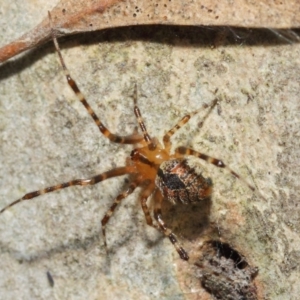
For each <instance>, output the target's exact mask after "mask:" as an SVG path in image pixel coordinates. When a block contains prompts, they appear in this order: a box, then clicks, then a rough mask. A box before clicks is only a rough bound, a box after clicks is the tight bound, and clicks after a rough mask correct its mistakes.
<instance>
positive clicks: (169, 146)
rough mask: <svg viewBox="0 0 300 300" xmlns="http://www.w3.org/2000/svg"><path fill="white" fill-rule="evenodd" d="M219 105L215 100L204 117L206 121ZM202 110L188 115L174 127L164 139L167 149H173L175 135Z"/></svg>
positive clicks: (204, 106)
mask: <svg viewBox="0 0 300 300" xmlns="http://www.w3.org/2000/svg"><path fill="white" fill-rule="evenodd" d="M216 104H217V100H214V101H213V102H212V104H211V105H210V106H209V111H208V112H207V113H206V115H205V116H204V118H203V119H204V120H205V119H206V118H207V117H208V115H209V114H210V113H211V111H212V109H213V108H214V107H215V106H216ZM206 107H207V105H203V106H202V108H201V109H204V108H206ZM199 111H200V110H197V111H194V112H192V113H190V114H188V115H185V116H184V117H183V118H182V119H181V120H180V121H179V122H178V123H177V124H176V125H175V126H174V127H172V128H171V129H170V130H169V131H168V132H167V133H166V134H165V135H164V137H163V143H164V146H165V148H166V149H170V148H171V145H172V144H171V141H170V139H171V137H172V136H173V134H174V133H175V132H176V131H177V130H178V129H180V128H181V127H182V126H184V125H185V124H186V123H187V122H188V121H189V120H190V119H191V117H193V116H194V115H196V114H197V113H198V112H199Z"/></svg>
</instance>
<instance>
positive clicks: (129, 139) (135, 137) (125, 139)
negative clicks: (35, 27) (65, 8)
mask: <svg viewBox="0 0 300 300" xmlns="http://www.w3.org/2000/svg"><path fill="white" fill-rule="evenodd" d="M48 15H49V21H50V26H51V34H52V39H53V43H54V46H55V49H56V52H57V54H58V57H59V61H60V64H61V66H62V68H63V70H64V73H65V76H66V78H67V82H68V84H69V86H70V87H71V89H72V90H73V92H74V93H75V95H76V96H77V98H78V100H79V101H80V102H81V103H82V104H83V106H84V107H85V108H86V110H87V111H88V113H89V115H90V116H91V117H92V119H93V120H94V122H95V123H96V125H97V127H98V128H99V130H100V131H101V133H102V134H103V135H104V136H105V137H107V138H108V139H109V140H110V141H111V142H114V143H119V144H136V143H138V142H140V141H142V140H143V136H141V135H139V134H132V135H128V136H119V135H116V134H113V133H111V132H110V131H109V130H108V129H107V128H106V127H105V126H104V124H103V123H102V122H101V121H100V119H99V118H98V116H97V115H96V113H95V112H94V110H93V109H92V108H91V106H90V105H89V104H88V102H87V101H86V99H85V97H84V95H83V94H82V93H81V91H80V90H79V88H78V86H77V84H76V82H75V81H74V80H73V78H72V77H71V75H70V72H69V70H68V68H67V66H66V64H65V61H64V59H63V56H62V54H61V50H60V47H59V44H58V41H57V38H56V36H55V34H54V30H53V26H52V19H51V15H50V12H48Z"/></svg>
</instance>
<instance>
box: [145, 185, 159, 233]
mask: <svg viewBox="0 0 300 300" xmlns="http://www.w3.org/2000/svg"><path fill="white" fill-rule="evenodd" d="M154 189H155V184H151V183H150V184H148V185H147V186H146V187H145V189H144V190H143V192H142V194H141V206H142V209H143V212H144V215H145V219H146V222H147V225H149V226H152V227H154V228H156V229H159V228H158V226H156V225H155V224H153V220H152V217H151V214H150V210H149V207H148V205H147V200H148V198H149V196H150V195H151V194H152V193H153V191H154Z"/></svg>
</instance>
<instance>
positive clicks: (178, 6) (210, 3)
mask: <svg viewBox="0 0 300 300" xmlns="http://www.w3.org/2000/svg"><path fill="white" fill-rule="evenodd" d="M299 12H300V7H299V5H297V1H296V0H291V1H288V2H281V1H271V0H264V1H250V2H249V1H246V0H235V1H231V2H228V1H226V2H225V1H217V0H205V1H200V0H196V1H181V0H172V1H171V0H160V1H146V0H144V1H137V0H127V1H122V0H88V1H83V0H62V1H60V2H59V3H58V4H57V5H56V6H55V7H54V8H53V10H52V11H51V15H52V17H53V20H54V22H53V26H54V27H55V30H56V31H57V32H58V33H59V34H60V35H68V34H73V33H77V32H86V31H94V30H100V29H104V28H110V27H119V26H129V25H144V24H168V25H170V24H171V25H195V26H199V25H209V26H240V27H272V28H291V27H298V26H299V24H300V13H299ZM49 39H50V26H49V20H48V17H47V16H45V19H44V20H43V21H42V22H41V23H40V24H39V25H38V26H36V27H35V28H34V29H33V30H31V31H30V32H28V33H26V34H24V35H23V36H21V37H20V38H19V39H17V40H15V41H14V42H12V43H10V44H8V45H6V46H4V47H2V48H1V49H0V62H4V61H5V60H7V59H9V58H11V57H13V56H15V55H17V54H19V53H21V52H23V51H25V50H27V49H30V48H34V47H36V46H37V45H40V44H43V43H44V42H46V41H47V40H49Z"/></svg>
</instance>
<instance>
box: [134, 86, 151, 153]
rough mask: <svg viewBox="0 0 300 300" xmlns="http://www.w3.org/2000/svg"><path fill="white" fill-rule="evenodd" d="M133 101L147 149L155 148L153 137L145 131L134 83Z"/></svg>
mask: <svg viewBox="0 0 300 300" xmlns="http://www.w3.org/2000/svg"><path fill="white" fill-rule="evenodd" d="M133 102H134V109H133V111H134V114H135V117H136V119H137V121H138V123H139V125H140V128H141V130H142V133H143V136H144V141H145V142H146V143H147V145H148V148H149V150H154V149H155V148H156V144H155V143H154V141H153V139H151V137H150V135H149V133H148V131H147V128H146V125H145V123H144V121H143V118H142V114H141V111H140V109H139V107H138V106H137V85H136V84H135V85H134V93H133Z"/></svg>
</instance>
